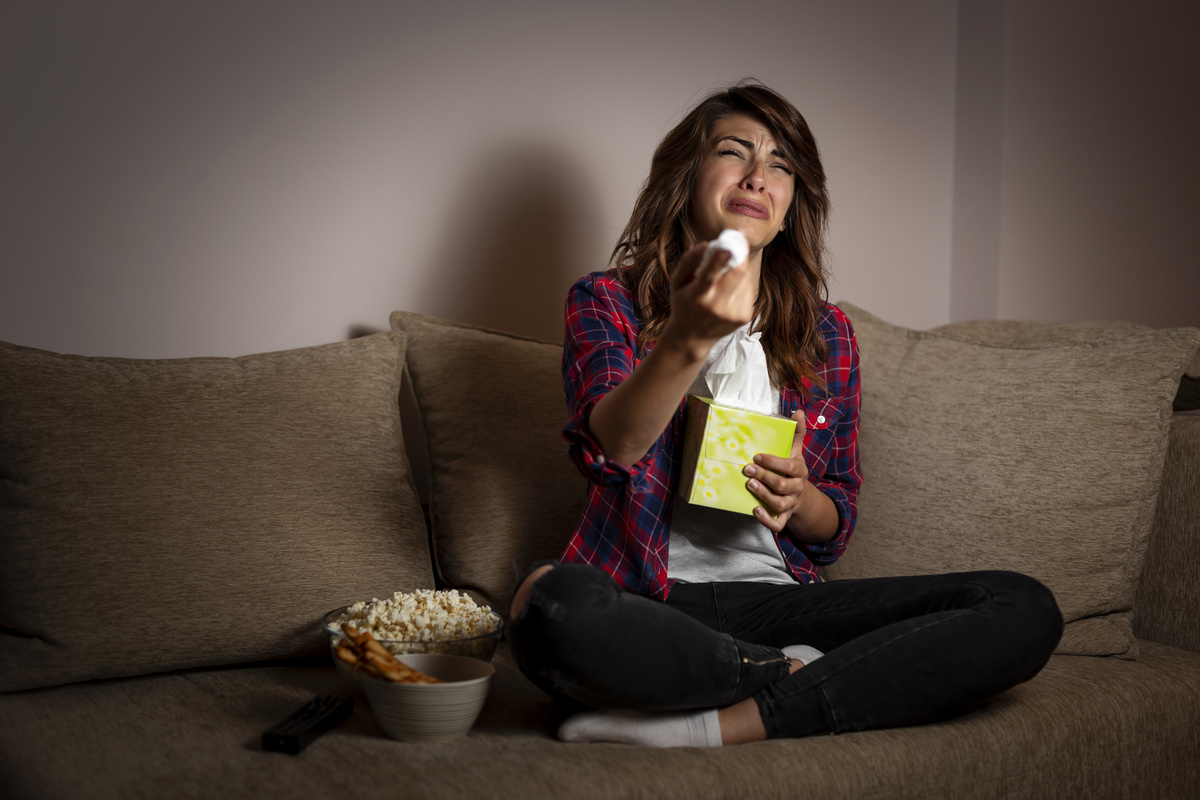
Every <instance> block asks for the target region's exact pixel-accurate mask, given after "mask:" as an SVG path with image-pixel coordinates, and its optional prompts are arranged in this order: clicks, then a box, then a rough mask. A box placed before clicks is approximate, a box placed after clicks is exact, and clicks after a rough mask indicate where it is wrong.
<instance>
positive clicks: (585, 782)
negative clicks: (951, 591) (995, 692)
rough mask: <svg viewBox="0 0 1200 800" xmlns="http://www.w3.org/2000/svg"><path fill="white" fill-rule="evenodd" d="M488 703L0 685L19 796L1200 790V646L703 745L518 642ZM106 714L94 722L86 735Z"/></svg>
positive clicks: (281, 672)
mask: <svg viewBox="0 0 1200 800" xmlns="http://www.w3.org/2000/svg"><path fill="white" fill-rule="evenodd" d="M496 665H497V673H496V677H495V679H494V680H493V683H492V687H491V692H490V695H489V698H488V701H487V704H486V705H485V706H484V708H483V712H482V713H481V714H480V717H479V720H478V721H477V722H476V724H475V727H474V728H473V729H472V731H471V733H470V734H469V735H468V736H467V737H465V738H462V739H458V740H455V741H452V742H433V743H427V744H421V743H400V742H396V741H393V740H391V739H389V738H387V737H386V736H385V734H384V733H383V731H382V730H381V729H380V728H379V725H378V724H377V723H376V722H375V720H374V719H373V718H372V716H371V712H370V707H369V705H368V703H367V700H366V698H365V697H364V696H363V695H362V694H361V692H360V693H357V695H356V707H355V711H354V714H353V716H352V717H351V718H350V719H348V720H346V721H345V722H344V723H342V724H341V725H340V726H338V728H337V729H335V730H333V731H331V732H329V733H327V734H325V735H324V736H322V737H321V738H320V739H317V740H316V741H315V742H314V743H313V744H311V745H309V747H308V748H307V749H306V750H304V752H302V753H301V754H300V755H299V756H288V755H282V754H280V753H265V752H263V751H262V750H261V749H260V746H259V738H260V736H261V734H262V731H263V730H265V729H266V728H267V727H268V726H270V725H271V724H272V723H274V722H276V721H278V720H279V719H282V718H283V717H285V716H286V715H287V714H288V713H290V712H291V711H292V710H293V709H295V708H296V707H298V706H299V705H300V704H302V703H303V702H304V701H306V700H307V699H308V698H310V697H312V696H313V695H314V694H317V693H321V692H342V693H349V690H348V689H347V687H346V686H345V685H344V684H341V683H340V682H339V681H338V678H337V673H336V672H335V670H334V669H333V668H332V667H330V666H328V665H326V666H323V667H305V668H299V667H292V668H276V667H270V668H256V669H225V670H211V671H203V672H193V673H187V674H184V675H156V676H152V677H146V678H133V679H129V680H125V681H112V682H106V683H101V684H95V685H77V686H66V687H61V688H55V689H47V690H40V691H36V692H24V693H20V694H15V695H5V696H0V718H2V719H4V720H5V721H6V724H5V725H3V726H0V786H4V787H5V788H6V789H8V794H6V797H9V798H12V800H25V799H26V798H30V799H31V800H32V798H42V799H44V800H56V799H57V798H64V799H66V798H77V797H88V798H95V800H106V798H121V799H122V800H127V799H128V798H142V797H145V798H159V797H176V796H186V797H235V798H236V797H247V798H255V800H269V799H270V798H288V800H297V799H298V798H336V797H350V796H353V797H387V796H400V797H404V798H405V799H406V800H447V799H450V798H464V799H471V800H473V799H474V798H480V797H489V798H490V797H504V798H507V797H513V798H515V797H521V798H530V799H531V800H532V799H533V798H572V800H576V799H577V798H578V799H579V800H586V799H589V798H597V799H598V800H599V799H601V798H603V799H604V800H608V799H609V798H655V800H667V799H668V798H687V799H688V800H698V799H699V798H730V797H739V798H741V797H747V798H796V797H821V798H854V799H855V800H862V798H887V799H888V800H917V799H918V798H919V799H920V800H925V799H926V798H937V797H945V798H981V797H989V798H1016V797H1019V798H1025V797H1072V798H1073V797H1087V798H1097V799H1098V798H1129V797H1142V796H1153V797H1193V796H1195V787H1196V785H1197V782H1200V761H1198V760H1197V758H1196V752H1197V750H1200V726H1197V725H1196V724H1195V720H1196V719H1197V715H1200V654H1195V653H1187V652H1184V651H1180V650H1175V649H1172V648H1168V647H1164V646H1162V645H1156V644H1153V643H1150V644H1147V645H1146V647H1145V653H1144V656H1143V658H1141V659H1139V660H1137V661H1122V660H1118V659H1104V658H1077V657H1072V656H1055V657H1053V658H1051V659H1050V663H1049V664H1048V665H1047V666H1046V668H1045V669H1044V670H1043V671H1042V672H1041V673H1039V674H1038V675H1037V677H1035V678H1034V679H1033V680H1032V681H1030V682H1028V683H1024V684H1021V685H1019V686H1017V687H1015V688H1014V689H1012V690H1010V691H1008V692H1006V693H1004V694H1003V695H1001V696H1000V697H998V698H996V699H994V700H993V701H991V702H989V703H987V704H986V705H985V706H983V707H982V708H979V709H977V710H975V711H972V712H970V713H967V714H965V715H963V716H961V717H957V718H955V719H952V720H948V721H946V722H940V723H933V724H929V725H919V726H914V727H910V728H897V729H893V730H880V731H866V732H860V733H850V734H844V735H840V736H812V737H808V738H806V739H793V740H779V741H770V742H759V743H756V744H747V745H738V746H732V747H722V748H717V749H711V750H708V749H698V748H692V747H678V748H670V749H655V748H648V747H634V746H629V745H620V744H583V743H572V744H567V743H564V742H560V741H557V740H556V739H554V738H552V736H553V730H554V726H553V716H552V713H551V712H552V709H551V706H550V703H549V700H548V698H546V696H545V695H543V694H541V693H540V692H539V691H538V690H537V689H535V688H533V686H532V685H531V684H529V683H528V682H527V681H525V680H524V678H522V677H521V675H520V673H519V672H517V670H516V669H515V667H514V665H513V663H512V661H511V658H510V657H509V656H508V654H507V653H506V652H505V648H504V646H503V645H502V647H501V651H500V652H499V653H498V655H497V657H496ZM81 731H86V732H87V735H86V736H81V735H79V734H80V732H81Z"/></svg>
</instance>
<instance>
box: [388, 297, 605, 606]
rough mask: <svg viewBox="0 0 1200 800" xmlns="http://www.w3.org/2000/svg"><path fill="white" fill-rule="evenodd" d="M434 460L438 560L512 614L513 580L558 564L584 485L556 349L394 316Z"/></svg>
mask: <svg viewBox="0 0 1200 800" xmlns="http://www.w3.org/2000/svg"><path fill="white" fill-rule="evenodd" d="M392 327H393V328H396V329H400V330H403V331H405V332H406V333H407V334H408V356H407V358H408V371H409V374H410V377H411V379H412V388H413V392H414V394H415V396H416V402H417V406H418V408H419V412H420V415H421V417H422V419H423V420H424V429H425V436H426V439H427V441H428V448H429V460H430V481H431V485H430V487H429V493H430V495H429V496H430V512H431V517H432V524H433V542H434V558H435V560H436V563H437V567H438V569H439V571H440V575H441V578H442V580H443V581H444V582H445V583H446V584H447V585H449V586H453V587H456V588H459V589H464V590H469V591H474V592H476V593H478V594H479V595H481V596H482V598H483V599H484V600H485V601H487V602H489V603H492V604H493V605H496V606H497V607H498V608H499V610H501V611H502V612H506V611H507V600H508V597H509V594H510V592H511V591H512V588H513V583H514V581H515V578H516V577H517V573H518V572H519V571H521V570H524V569H525V568H526V567H528V566H529V564H531V563H532V562H533V561H535V560H538V559H543V558H557V557H558V556H559V555H560V554H561V553H562V550H563V548H564V547H565V546H566V542H567V539H568V538H569V536H570V533H571V531H572V530H574V527H575V524H576V523H577V522H578V520H579V515H580V513H581V512H582V510H583V501H584V497H585V492H586V483H585V481H584V479H583V477H582V476H581V475H580V474H579V472H578V471H577V470H576V469H575V467H574V466H573V465H572V464H571V461H570V460H569V459H568V457H567V446H566V443H565V442H564V441H563V438H562V429H563V426H564V425H566V423H567V404H566V398H565V396H564V394H563V389H562V382H561V378H560V377H559V376H560V362H561V361H562V346H561V345H557V344H550V343H548V342H539V341H535V340H533V339H525V338H521V337H518V336H510V335H507V334H502V333H496V332H493V331H488V330H484V329H481V328H476V327H472V326H467V325H459V324H455V323H450V322H445V321H443V320H439V319H434V318H432V317H425V316H421V315H419V314H412V313H408V312H401V311H397V312H395V313H394V314H392Z"/></svg>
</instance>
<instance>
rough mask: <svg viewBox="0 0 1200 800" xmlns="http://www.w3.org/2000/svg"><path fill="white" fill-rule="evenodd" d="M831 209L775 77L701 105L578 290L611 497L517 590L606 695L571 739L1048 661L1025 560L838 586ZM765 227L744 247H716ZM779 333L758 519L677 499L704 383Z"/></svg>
mask: <svg viewBox="0 0 1200 800" xmlns="http://www.w3.org/2000/svg"><path fill="white" fill-rule="evenodd" d="M828 208H829V201H828V196H827V194H826V189H825V176H824V172H823V170H822V167H821V163H820V159H819V156H818V152H817V147H816V143H815V141H814V140H813V137H812V134H811V133H810V131H809V129H808V125H807V124H806V123H805V121H804V118H803V117H802V116H801V115H800V113H799V112H798V111H797V110H796V109H795V108H794V107H793V106H792V105H791V104H790V103H788V102H787V101H786V100H785V99H783V98H782V97H780V96H779V95H777V94H776V93H774V92H772V91H771V90H769V89H767V88H766V87H764V86H762V85H760V84H757V83H742V84H738V85H735V86H733V87H731V88H729V89H728V90H725V91H720V92H716V93H714V94H712V95H710V96H709V97H707V98H706V99H705V100H703V101H702V102H701V103H700V104H699V105H698V106H697V107H696V108H695V109H694V110H693V111H692V112H691V113H689V114H688V115H687V117H685V119H684V120H683V121H682V122H681V123H679V125H677V126H676V127H675V129H674V130H672V131H671V132H670V133H669V134H668V135H667V136H666V138H665V139H664V140H663V141H662V143H661V144H660V145H659V147H658V149H657V150H656V151H655V154H654V158H653V160H652V163H651V168H650V176H649V178H648V179H647V181H646V185H645V187H644V189H643V191H642V193H641V196H640V197H639V199H638V201H637V204H636V206H635V208H634V211H633V214H632V216H631V219H630V221H629V224H628V225H627V226H626V228H625V231H624V233H623V234H622V237H621V241H620V243H619V244H618V245H617V247H616V249H615V251H614V254H613V259H614V262H616V264H617V266H616V267H615V268H613V269H611V270H609V271H607V272H599V273H593V274H591V275H589V276H587V277H585V278H582V279H581V280H580V281H579V282H577V283H576V284H575V286H574V287H573V288H572V290H571V293H570V295H569V297H568V300H567V314H566V324H567V342H566V346H565V349H564V354H563V377H564V383H565V385H566V390H567V397H568V403H569V405H570V410H571V414H572V419H571V422H570V424H569V425H568V427H567V429H566V432H565V433H566V437H567V439H568V441H569V442H570V453H571V456H572V459H573V460H574V461H575V463H576V464H577V466H578V467H579V468H580V469H581V470H582V472H583V473H584V475H585V476H586V477H587V478H588V480H589V499H588V504H587V507H586V509H585V511H584V514H583V517H582V519H581V521H580V523H579V525H578V527H577V528H576V530H575V533H574V536H573V537H572V539H571V541H570V543H569V544H568V547H567V549H566V552H565V553H564V554H563V556H562V558H561V563H544V564H539V565H536V566H535V567H534V568H533V569H532V570H531V572H530V573H529V574H528V575H527V576H526V577H525V578H524V580H522V581H521V582H520V583H519V585H518V587H517V590H516V592H515V593H514V598H513V604H512V609H511V618H512V620H513V625H512V628H511V635H512V639H513V642H514V647H515V651H516V654H517V658H518V661H519V663H520V664H521V667H522V669H523V670H524V672H525V674H526V675H527V676H529V678H530V679H531V680H533V681H534V682H535V683H537V684H538V685H539V686H541V687H542V688H543V689H545V690H546V691H547V692H549V693H550V694H552V695H553V696H555V697H558V698H561V699H564V700H568V701H572V702H574V703H576V704H582V705H584V706H589V707H591V710H588V711H583V712H581V713H578V714H576V715H575V716H573V717H571V718H570V719H568V720H567V721H566V722H565V723H564V724H563V725H562V727H561V728H560V730H559V735H560V737H561V738H564V739H567V740H604V741H622V742H630V743H641V744H649V745H659V746H678V745H708V746H715V745H721V744H735V743H741V742H750V741H757V740H760V739H765V738H778V737H793V736H804V735H809V734H813V733H821V732H833V733H841V732H845V731H852V730H861V729H865V728H873V727H889V726H896V725H906V724H913V723H918V722H922V721H928V720H933V719H938V718H943V717H946V716H949V715H952V714H955V713H958V712H961V711H963V710H965V709H967V708H970V707H971V706H973V705H975V704H977V703H979V702H980V701H982V700H984V699H986V698H987V697H990V696H991V695H994V694H996V693H997V692H1000V691H1002V690H1004V689H1006V688H1008V687H1010V686H1012V685H1014V684H1016V683H1018V682H1020V681H1023V680H1028V679H1029V678H1030V677H1032V676H1033V675H1034V674H1036V672H1037V671H1038V670H1040V669H1041V668H1042V666H1044V665H1045V663H1046V661H1047V659H1048V658H1049V656H1050V653H1051V651H1052V650H1053V649H1054V647H1055V645H1056V644H1057V643H1058V639H1059V636H1060V635H1061V633H1062V616H1061V614H1060V613H1059V611H1058V607H1057V605H1056V604H1055V601H1054V598H1053V596H1052V595H1051V594H1050V592H1049V591H1048V590H1047V589H1046V588H1045V587H1044V586H1042V585H1041V584H1040V583H1037V582H1036V581H1034V580H1032V579H1031V578H1028V577H1026V576H1023V575H1019V574H1016V573H1008V572H980V573H965V574H958V575H942V576H923V577H902V578H883V579H873V580H860V581H837V582H832V583H823V582H821V580H820V578H819V576H818V574H817V567H819V566H821V565H824V564H829V563H832V562H833V561H834V560H836V559H837V557H838V556H839V555H840V554H841V553H842V552H843V550H844V549H845V547H846V544H847V541H848V539H849V537H850V534H851V532H852V531H853V529H854V523H855V514H856V503H855V500H856V496H857V492H858V487H859V484H860V483H861V476H860V474H859V469H858V454H857V442H856V439H857V431H858V404H859V397H860V394H859V387H858V352H857V347H856V344H855V340H854V332H853V329H852V327H851V325H850V322H849V320H848V319H847V318H846V317H845V315H844V314H842V312H841V311H840V310H839V309H837V308H836V307H835V306H833V305H830V304H828V303H826V302H825V301H824V296H825V294H826V286H825V271H824V264H823V261H822V258H823V235H824V228H825V222H826V217H827V213H828ZM727 228H732V229H734V230H737V231H740V232H741V233H742V234H744V236H745V238H746V242H747V244H748V245H749V256H748V257H747V258H746V260H745V261H744V262H742V263H739V264H736V265H730V264H729V263H728V262H729V258H730V254H729V253H728V252H726V251H724V250H717V251H716V256H715V257H714V258H708V259H706V258H704V255H705V251H706V250H707V242H708V241H709V240H712V239H714V238H715V237H716V236H717V235H718V234H719V233H720V232H721V231H722V230H724V229H727ZM755 333H758V334H760V335H761V344H762V347H763V349H764V350H765V353H766V357H767V363H768V366H769V371H770V382H771V384H772V391H774V392H777V395H778V404H779V410H780V413H782V414H783V415H785V416H789V417H792V418H793V419H795V420H796V421H797V428H796V431H797V433H796V438H795V442H794V445H793V448H792V453H791V455H790V457H788V458H781V457H777V456H771V455H766V454H758V455H755V456H754V458H753V461H752V463H749V464H747V465H746V466H745V468H744V474H745V475H746V477H747V484H746V485H747V488H748V489H749V490H750V491H751V492H752V493H753V494H754V495H755V496H756V497H757V498H759V499H760V500H761V505H760V506H759V507H758V508H756V509H755V512H754V516H753V517H750V516H746V515H736V514H731V513H729V512H724V511H719V510H715V509H707V508H701V507H697V506H692V505H690V504H688V503H686V502H683V501H681V500H679V499H678V498H676V497H675V496H674V493H675V488H676V486H677V484H678V480H679V472H680V463H679V462H680V455H681V444H682V438H683V425H684V419H683V400H684V398H685V396H686V394H688V393H700V394H707V387H706V384H705V381H704V377H703V376H704V369H705V363H706V361H707V360H709V359H710V357H711V355H712V353H713V351H714V346H715V345H717V344H718V343H719V342H721V341H722V340H723V339H728V337H731V336H741V337H750V338H753V334H755Z"/></svg>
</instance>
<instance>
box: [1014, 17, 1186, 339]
mask: <svg viewBox="0 0 1200 800" xmlns="http://www.w3.org/2000/svg"><path fill="white" fill-rule="evenodd" d="M1007 6H1008V8H1007V13H1006V16H1007V24H1006V41H1005V51H1006V56H1005V72H1004V75H1005V91H1004V133H1003V137H1004V144H1003V178H1002V197H1003V201H1002V212H1001V220H1000V263H1001V265H1002V266H1001V269H1000V274H999V281H998V294H997V311H998V314H999V316H1001V317H1011V318H1035V319H1063V320H1082V319H1127V320H1133V321H1136V322H1142V323H1145V324H1148V325H1153V326H1159V327H1161V326H1169V325H1200V190H1198V188H1197V187H1200V147H1198V146H1197V142H1198V141H1200V46H1198V43H1200V4H1197V3H1195V2H1191V0H1142V1H1141V2H1137V3H1130V2H1125V0H1070V1H1069V2H1068V1H1067V0H1055V2H1050V3H1047V2H1042V1H1041V0H1020V1H1019V2H1018V1H1016V0H1010V2H1008V4H1007Z"/></svg>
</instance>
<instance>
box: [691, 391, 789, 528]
mask: <svg viewBox="0 0 1200 800" xmlns="http://www.w3.org/2000/svg"><path fill="white" fill-rule="evenodd" d="M795 435H796V421H795V420H793V419H788V418H787V417H780V416H777V415H770V414H758V413H755V412H753V411H744V410H742V409H740V408H731V407H729V406H723V405H720V404H718V403H716V402H714V401H713V400H711V399H709V398H705V397H698V396H696V395H689V396H688V399H687V425H686V428H685V433H684V442H683V468H682V472H681V473H680V478H679V496H680V497H682V498H683V499H685V500H687V501H688V502H689V503H694V504H695V505H700V506H711V507H712V508H723V509H725V510H726V511H734V512H737V513H739V514H751V515H753V514H754V509H755V507H756V506H760V505H762V501H761V500H759V499H758V498H757V497H755V496H754V495H753V494H752V493H751V492H750V490H749V489H747V488H746V481H747V480H749V479H748V478H747V477H746V476H745V475H743V474H742V469H743V468H744V467H745V466H746V465H747V464H750V463H752V462H753V461H754V455H755V454H756V453H770V454H771V455H776V456H782V457H783V458H787V457H788V456H790V455H791V453H792V439H793V438H794V437H795Z"/></svg>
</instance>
